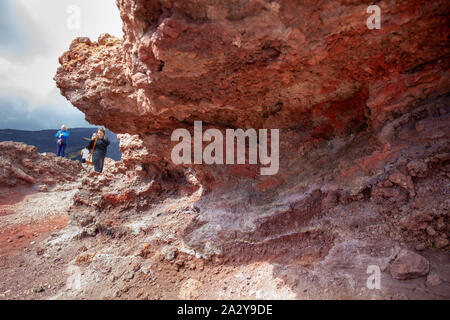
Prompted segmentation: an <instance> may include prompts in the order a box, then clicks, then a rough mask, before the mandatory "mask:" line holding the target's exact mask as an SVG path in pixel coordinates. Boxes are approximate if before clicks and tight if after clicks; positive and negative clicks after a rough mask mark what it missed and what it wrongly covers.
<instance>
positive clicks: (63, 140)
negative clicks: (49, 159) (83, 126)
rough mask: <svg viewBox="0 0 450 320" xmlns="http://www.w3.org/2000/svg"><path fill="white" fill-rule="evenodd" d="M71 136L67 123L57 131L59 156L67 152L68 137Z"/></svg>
mask: <svg viewBox="0 0 450 320" xmlns="http://www.w3.org/2000/svg"><path fill="white" fill-rule="evenodd" d="M68 138H69V131H67V127H66V126H65V125H62V126H61V130H59V131H58V132H57V133H56V146H57V148H56V149H57V150H56V151H57V152H56V156H57V157H60V156H61V157H63V158H64V154H65V152H66V146H67V139H68Z"/></svg>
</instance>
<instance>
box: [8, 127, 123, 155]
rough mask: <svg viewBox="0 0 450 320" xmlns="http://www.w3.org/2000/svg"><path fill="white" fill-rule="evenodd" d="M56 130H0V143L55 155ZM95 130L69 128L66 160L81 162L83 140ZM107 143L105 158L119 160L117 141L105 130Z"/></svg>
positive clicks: (85, 141)
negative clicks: (13, 142) (17, 143)
mask: <svg viewBox="0 0 450 320" xmlns="http://www.w3.org/2000/svg"><path fill="white" fill-rule="evenodd" d="M57 131H58V130H39V131H23V130H14V129H0V142H1V141H16V142H23V143H26V144H29V145H33V146H36V147H37V149H38V151H39V152H40V153H42V152H53V153H56V138H55V134H56V132H57ZM95 131H96V128H71V129H69V133H70V137H69V141H68V144H67V147H66V158H70V159H72V160H79V161H81V156H80V151H81V149H83V148H84V147H85V146H86V145H87V144H88V143H89V141H87V140H86V139H85V138H90V137H92V134H93V133H94V132H95ZM106 134H107V136H108V139H109V141H110V142H111V144H110V146H109V147H108V152H107V154H106V156H107V157H109V158H111V159H114V160H116V161H118V160H120V158H121V154H120V151H119V141H118V140H117V136H116V134H115V133H113V132H111V131H109V130H106Z"/></svg>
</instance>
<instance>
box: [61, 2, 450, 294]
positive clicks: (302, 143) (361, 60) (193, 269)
mask: <svg viewBox="0 0 450 320" xmlns="http://www.w3.org/2000/svg"><path fill="white" fill-rule="evenodd" d="M370 4H371V2H368V1H358V0H354V1H348V0H345V1H344V0H342V1H326V0H323V1H293V0H277V1H271V0H236V1H212V0H184V1H170V0H166V1H163V0H118V1H117V5H118V7H119V10H120V15H121V18H122V20H123V31H124V37H123V39H119V38H116V37H112V36H109V35H107V34H103V35H101V36H100V37H99V38H98V41H97V42H93V41H91V40H90V39H88V38H77V39H75V40H74V41H73V42H72V44H71V46H70V49H69V51H67V52H65V53H64V54H63V55H62V56H61V57H60V64H61V66H60V67H59V68H58V70H57V73H56V76H55V81H56V83H57V86H58V87H59V88H60V90H61V93H62V95H64V96H65V97H66V98H67V99H68V100H69V101H70V102H71V103H72V104H73V105H74V106H76V107H77V108H79V109H80V110H81V111H83V112H84V113H85V114H86V119H87V120H88V121H89V122H91V123H95V124H99V125H104V126H106V127H107V128H109V129H110V130H112V131H114V132H116V133H120V135H119V140H120V144H121V152H122V160H121V161H120V162H117V163H112V164H110V165H108V166H107V168H106V169H105V173H104V174H103V175H100V176H99V175H97V174H95V173H90V174H89V175H87V176H85V177H84V178H82V180H80V181H81V182H80V184H79V186H78V190H77V191H76V192H75V193H74V196H73V203H72V205H71V207H70V209H69V214H70V217H71V221H72V223H71V226H72V227H73V228H78V229H77V230H78V231H77V232H75V234H76V236H75V238H74V239H78V240H77V241H84V242H83V243H89V244H90V246H91V247H90V248H89V249H86V250H84V249H83V250H82V253H81V254H80V255H79V256H78V257H77V259H76V261H75V263H73V264H74V265H77V266H83V268H85V269H84V270H85V273H84V274H85V276H84V278H83V280H82V283H83V284H84V285H85V287H84V289H79V290H78V291H77V292H78V293H77V294H79V295H81V296H83V297H99V296H102V294H104V296H102V297H111V296H115V297H119V296H124V297H129V296H132V297H148V298H180V297H188V298H198V297H200V298H230V297H231V298H236V297H240V298H246V297H247V298H329V297H335V298H336V297H338V298H356V297H364V298H368V297H372V298H405V297H406V298H410V297H415V298H442V297H445V298H449V297H450V284H449V279H450V270H449V268H448V265H449V262H450V257H449V251H448V250H449V236H450V225H449V221H448V219H449V217H448V213H449V207H450V201H449V194H450V184H449V177H450V130H449V128H450V119H449V107H448V103H449V99H450V98H449V88H450V81H449V50H450V48H449V45H448V35H449V30H448V26H449V23H448V15H449V13H450V10H449V9H450V3H449V2H448V1H378V2H377V5H378V6H379V7H380V8H381V17H382V25H381V29H379V30H377V29H375V30H369V29H368V28H367V26H366V19H367V18H368V17H369V14H367V13H366V9H367V7H368V6H369V5H370ZM194 121H202V122H203V129H204V130H206V129H208V128H216V129H219V130H220V131H221V132H223V133H224V132H225V130H226V129H227V128H233V129H238V128H242V129H244V130H246V129H249V128H254V129H256V130H258V129H279V132H280V138H279V141H280V150H279V156H280V167H279V171H278V173H277V174H276V175H272V176H263V175H260V170H259V169H260V165H251V164H248V163H247V164H236V165H219V164H214V165H206V164H192V165H187V164H185V165H175V164H174V163H173V162H172V161H171V157H170V155H171V150H172V147H173V146H174V145H175V143H176V142H172V141H171V134H172V132H173V130H175V129H178V128H185V129H187V130H189V132H191V133H192V135H193V126H194ZM406 249H409V250H410V251H411V250H416V251H419V253H414V252H412V253H411V252H410V251H405V250H406ZM404 252H408V254H409V255H408V256H407V257H406V258H405V257H404V256H405V254H404ZM408 257H413V258H411V259H407V258H408ZM410 261H413V262H414V263H416V262H417V261H419V262H420V266H419V267H420V268H419V267H417V266H415V265H414V266H410V265H408V263H409V262H410ZM416 264H417V263H416ZM371 265H375V266H378V267H379V268H380V270H381V272H382V279H381V286H382V290H371V289H370V288H369V286H367V285H366V280H367V278H368V276H369V275H368V274H367V270H368V269H367V268H368V266H371ZM424 265H425V266H427V268H425V267H424V268H422V266H424ZM105 266H109V267H108V268H109V269H108V268H106V269H107V270H110V271H105V272H106V273H105V274H103V273H101V272H99V271H98V270H100V269H102V268H104V267H105ZM111 266H112V268H113V271H111ZM390 266H393V267H392V270H390ZM416 267H417V268H416ZM166 268H168V269H167V272H166ZM118 269H121V270H122V271H123V270H127V271H125V273H123V272H122V273H121V274H120V275H119V274H117V275H116V274H115V273H114V272H115V271H114V270H118ZM416 269H420V270H419V271H417V270H416ZM404 270H406V271H405V272H403V271H404ZM408 270H413V271H411V272H410V271H408ZM111 272H112V273H114V275H112V274H111ZM165 272H166V273H168V274H170V277H168V276H167V275H166V274H165ZM402 272H403V273H404V274H406V275H404V274H403V273H402ZM428 273H430V274H429V281H427V282H425V276H426V275H427V274H428ZM411 274H413V277H417V278H415V279H409V278H411ZM247 275H248V277H247ZM391 275H395V276H394V277H392V276H391ZM98 277H100V278H101V279H104V281H105V282H104V283H106V284H104V286H107V287H108V290H113V289H111V288H117V284H116V282H117V281H119V280H118V279H121V280H120V281H124V282H123V285H121V289H120V290H118V291H114V290H113V291H111V292H109V291H108V290H106V289H105V290H103V291H102V290H100V289H99V286H98V285H96V284H95V283H98V281H97V282H96V281H94V279H98ZM170 279H172V280H173V282H172V281H171V280H170ZM400 279H409V280H400ZM247 280H248V281H247ZM245 282H247V287H245V288H244V287H242V286H243V283H245ZM431 284H433V285H431ZM434 284H436V285H434ZM146 285H151V286H152V290H150V291H149V290H147V289H145V288H146ZM234 287H239V289H237V291H234V290H233V289H232V288H234ZM179 288H181V289H179ZM415 288H419V290H416V289H415ZM103 289H104V288H103ZM80 290H81V291H80ZM141 291H142V292H144V293H142V292H141ZM102 292H103V293H102ZM114 292H115V293H114ZM60 295H61V296H70V295H69V294H67V292H66V293H61V292H60Z"/></svg>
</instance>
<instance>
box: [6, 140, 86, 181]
mask: <svg viewBox="0 0 450 320" xmlns="http://www.w3.org/2000/svg"><path fill="white" fill-rule="evenodd" d="M81 168H82V167H81V163H80V162H74V161H70V160H69V159H65V158H59V157H56V156H55V154H54V153H45V154H41V153H38V152H37V148H36V147H34V146H29V145H26V144H24V143H21V142H11V141H5V142H0V187H15V186H18V185H29V184H31V185H33V184H36V183H40V184H43V185H54V184H64V183H67V182H73V181H75V180H76V179H77V177H78V176H79V175H80V173H81V172H80V171H81Z"/></svg>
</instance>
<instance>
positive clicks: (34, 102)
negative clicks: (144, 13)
mask: <svg viewBox="0 0 450 320" xmlns="http://www.w3.org/2000/svg"><path fill="white" fill-rule="evenodd" d="M78 17H79V18H78ZM105 32H106V33H109V34H111V35H115V36H119V37H121V36H122V34H123V33H122V21H121V20H120V16H119V10H118V9H117V7H116V3H115V0H95V1H92V0H0V129H23V130H40V129H54V128H58V127H60V126H61V124H66V125H67V126H68V127H72V128H73V127H86V126H89V124H88V123H87V122H86V121H85V120H84V114H83V113H82V112H80V111H79V110H78V109H77V108H75V107H74V106H72V105H71V104H70V103H69V102H68V101H67V100H66V99H65V98H64V97H63V96H61V95H60V93H59V89H58V88H57V87H56V84H55V82H54V81H53V76H54V74H55V72H56V69H57V68H58V66H59V63H58V57H59V56H60V55H61V54H62V53H63V52H64V51H67V50H68V48H69V45H70V43H71V41H72V40H73V39H74V38H76V37H79V36H83V37H89V38H91V40H94V41H96V40H97V38H98V36H99V35H100V34H101V33H105Z"/></svg>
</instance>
